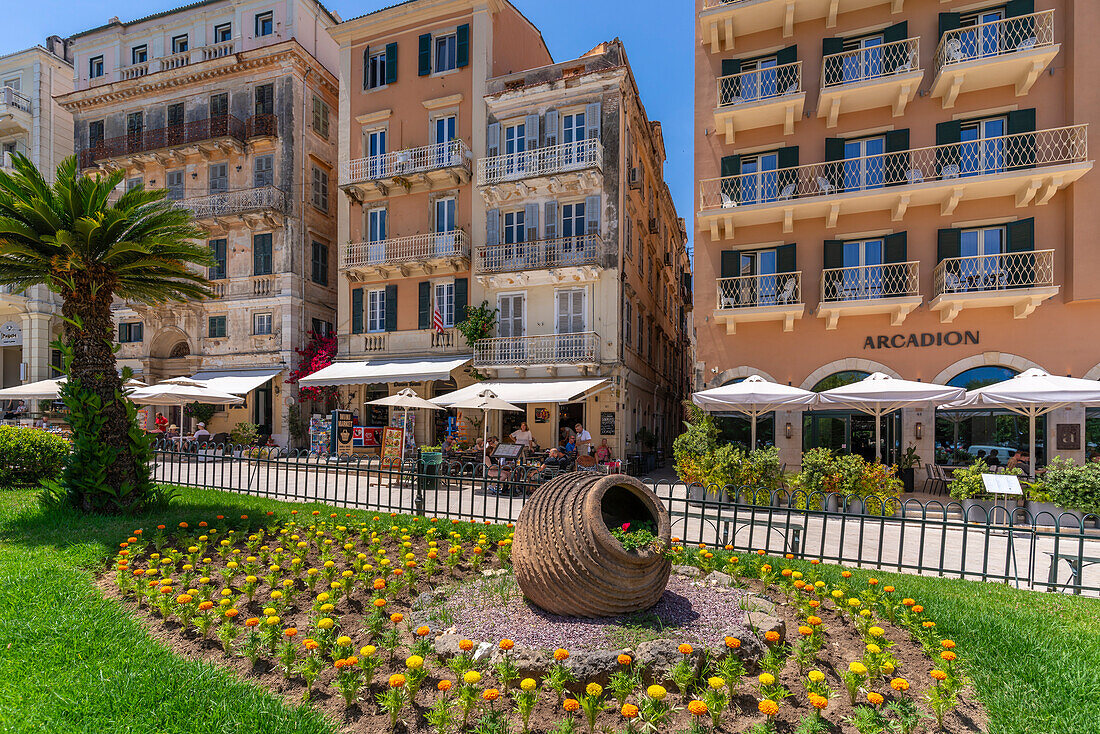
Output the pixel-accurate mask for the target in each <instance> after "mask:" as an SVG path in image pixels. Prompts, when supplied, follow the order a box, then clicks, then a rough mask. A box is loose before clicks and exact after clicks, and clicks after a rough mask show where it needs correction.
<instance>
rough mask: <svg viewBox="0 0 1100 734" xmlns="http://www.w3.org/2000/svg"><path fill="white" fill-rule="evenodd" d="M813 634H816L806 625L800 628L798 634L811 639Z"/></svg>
mask: <svg viewBox="0 0 1100 734" xmlns="http://www.w3.org/2000/svg"><path fill="white" fill-rule="evenodd" d="M813 633H814V631H813V629H812V628H810V627H807V626H806V625H802V626H801V627H799V628H798V634H800V635H802V636H803V637H809V636H810V635H812V634H813Z"/></svg>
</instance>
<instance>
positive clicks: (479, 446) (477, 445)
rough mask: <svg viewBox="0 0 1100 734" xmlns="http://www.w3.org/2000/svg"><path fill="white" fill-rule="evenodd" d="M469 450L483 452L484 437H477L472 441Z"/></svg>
mask: <svg viewBox="0 0 1100 734" xmlns="http://www.w3.org/2000/svg"><path fill="white" fill-rule="evenodd" d="M471 451H476V452H477V453H479V454H480V453H483V452H484V451H485V439H484V438H481V437H478V439H477V440H476V441H474V447H473V448H472V449H471Z"/></svg>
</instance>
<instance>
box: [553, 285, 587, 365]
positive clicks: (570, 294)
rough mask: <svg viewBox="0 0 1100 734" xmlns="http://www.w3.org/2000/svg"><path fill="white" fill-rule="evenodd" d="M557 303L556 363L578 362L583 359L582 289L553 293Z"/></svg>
mask: <svg viewBox="0 0 1100 734" xmlns="http://www.w3.org/2000/svg"><path fill="white" fill-rule="evenodd" d="M555 299H556V302H557V334H558V338H557V347H556V353H557V354H556V356H557V359H558V361H564V362H580V361H583V357H584V336H583V332H584V331H585V318H584V289H583V288H569V289H567V290H560V291H557V293H555Z"/></svg>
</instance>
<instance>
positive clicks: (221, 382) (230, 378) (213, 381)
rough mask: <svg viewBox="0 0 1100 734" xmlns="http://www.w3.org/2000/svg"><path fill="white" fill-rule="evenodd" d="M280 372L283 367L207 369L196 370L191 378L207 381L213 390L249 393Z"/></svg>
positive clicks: (232, 393)
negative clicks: (202, 370)
mask: <svg viewBox="0 0 1100 734" xmlns="http://www.w3.org/2000/svg"><path fill="white" fill-rule="evenodd" d="M280 372H282V370H281V369H274V368H269V369H265V370H206V371H204V372H196V373H195V374H193V375H191V379H192V380H195V381H196V382H202V383H205V384H206V386H207V387H209V388H210V389H211V390H217V391H218V392H225V393H229V394H230V395H247V394H248V393H250V392H252V391H253V390H255V389H256V388H258V387H259V386H260V385H262V384H264V383H265V382H267V381H268V380H270V379H271V378H273V377H275V375H277V374H279V373H280Z"/></svg>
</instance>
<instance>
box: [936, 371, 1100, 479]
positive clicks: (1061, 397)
mask: <svg viewBox="0 0 1100 734" xmlns="http://www.w3.org/2000/svg"><path fill="white" fill-rule="evenodd" d="M1067 405H1080V406H1082V407H1096V406H1100V382H1097V381H1095V380H1085V379H1081V378H1079V377H1058V376H1056V375H1051V374H1048V373H1047V372H1044V371H1043V370H1041V369H1035V368H1033V369H1030V370H1025V371H1024V372H1021V373H1020V374H1018V375H1016V376H1015V377H1012V378H1010V379H1008V380H1005V381H1004V382H998V383H995V384H993V385H986V386H985V387H979V388H978V389H976V390H971V391H969V392H968V393H966V396H965V397H963V398H961V399H960V400H956V401H955V402H952V403H950V404H948V405H943V406H941V407H943V408H946V409H948V410H952V409H956V408H971V407H993V406H996V407H1000V408H1004V409H1006V410H1011V411H1012V412H1013V413H1018V414H1020V415H1026V416H1027V423H1028V450H1029V454H1030V456H1031V461H1032V462H1037V461H1038V457H1037V456H1036V455H1035V419H1036V418H1037V417H1039V416H1041V415H1046V414H1047V413H1050V412H1052V411H1055V410H1057V409H1058V408H1064V407H1065V406H1067ZM1032 466H1035V464H1034V463H1033V464H1032Z"/></svg>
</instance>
